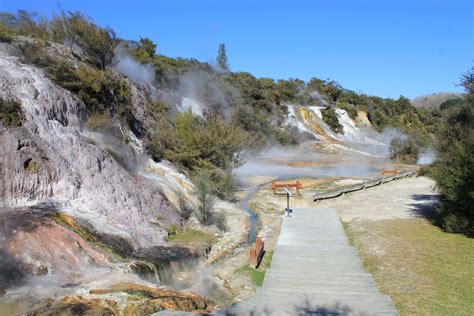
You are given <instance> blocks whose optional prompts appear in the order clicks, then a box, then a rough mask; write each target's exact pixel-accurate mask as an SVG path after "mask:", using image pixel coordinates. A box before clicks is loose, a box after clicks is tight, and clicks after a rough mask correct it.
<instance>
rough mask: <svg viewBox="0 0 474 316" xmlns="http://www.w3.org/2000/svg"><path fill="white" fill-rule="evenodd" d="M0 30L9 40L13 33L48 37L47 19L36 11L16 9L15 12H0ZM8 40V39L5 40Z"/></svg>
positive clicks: (42, 37) (40, 37) (43, 38)
mask: <svg viewBox="0 0 474 316" xmlns="http://www.w3.org/2000/svg"><path fill="white" fill-rule="evenodd" d="M0 30H2V33H3V32H5V33H4V34H7V39H8V37H9V38H10V40H11V36H13V35H23V36H32V37H35V38H39V39H42V40H47V39H48V21H47V20H46V19H45V18H43V17H41V16H39V15H38V14H37V13H34V12H28V11H25V10H18V11H17V13H16V14H12V13H6V12H2V13H0ZM7 42H9V40H7Z"/></svg>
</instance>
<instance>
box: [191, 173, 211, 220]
mask: <svg viewBox="0 0 474 316" xmlns="http://www.w3.org/2000/svg"><path fill="white" fill-rule="evenodd" d="M194 194H195V195H196V196H197V198H198V201H199V205H198V214H197V216H198V219H199V221H200V222H201V224H205V225H210V224H212V220H213V219H212V210H213V208H214V202H215V201H216V197H215V196H214V195H213V186H212V180H211V177H210V176H209V174H208V173H207V172H206V171H204V170H201V171H199V172H198V173H197V175H196V176H195V177H194Z"/></svg>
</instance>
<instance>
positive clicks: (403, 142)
mask: <svg viewBox="0 0 474 316" xmlns="http://www.w3.org/2000/svg"><path fill="white" fill-rule="evenodd" d="M419 156H420V147H419V145H418V144H417V142H416V141H415V140H414V139H413V138H412V137H408V138H405V139H402V138H399V137H397V138H394V139H392V140H391V141H390V159H392V160H393V161H397V162H402V163H416V162H417V161H418V158H419Z"/></svg>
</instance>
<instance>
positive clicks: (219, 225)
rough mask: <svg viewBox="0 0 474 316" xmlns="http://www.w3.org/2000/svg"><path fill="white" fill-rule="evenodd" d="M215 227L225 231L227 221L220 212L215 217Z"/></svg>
mask: <svg viewBox="0 0 474 316" xmlns="http://www.w3.org/2000/svg"><path fill="white" fill-rule="evenodd" d="M216 226H217V228H219V230H221V231H223V232H225V231H227V219H226V216H225V213H224V212H220V213H219V214H218V215H217V219H216Z"/></svg>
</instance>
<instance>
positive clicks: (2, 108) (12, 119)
mask: <svg viewBox="0 0 474 316" xmlns="http://www.w3.org/2000/svg"><path fill="white" fill-rule="evenodd" d="M21 121H22V112H21V105H20V103H19V102H17V101H14V100H4V99H2V98H0V122H2V124H3V126H5V127H20V126H21V124H22V122H21Z"/></svg>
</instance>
